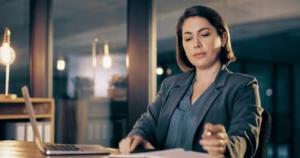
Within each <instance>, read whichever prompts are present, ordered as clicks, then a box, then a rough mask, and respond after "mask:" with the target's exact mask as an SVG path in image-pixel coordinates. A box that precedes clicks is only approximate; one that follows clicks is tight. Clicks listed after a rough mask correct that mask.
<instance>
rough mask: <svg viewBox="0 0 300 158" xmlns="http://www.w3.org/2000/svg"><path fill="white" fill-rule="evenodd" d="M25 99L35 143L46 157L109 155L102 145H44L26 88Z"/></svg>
mask: <svg viewBox="0 0 300 158" xmlns="http://www.w3.org/2000/svg"><path fill="white" fill-rule="evenodd" d="M22 94H23V98H24V99H25V103H26V108H27V111H28V114H29V118H30V122H31V126H32V130H33V134H34V142H35V144H36V145H37V147H38V149H39V150H40V151H41V152H42V153H44V154H45V155H80V154H82V155H83V154H99V155H109V154H110V150H108V149H106V148H105V147H103V146H101V145H86V144H81V145H78V144H50V143H43V142H42V140H41V137H40V134H39V132H38V128H37V123H36V117H35V114H34V110H33V106H32V102H31V99H30V95H29V92H28V88H27V87H26V86H24V87H22Z"/></svg>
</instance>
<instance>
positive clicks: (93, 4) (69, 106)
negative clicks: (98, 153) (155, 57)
mask: <svg viewBox="0 0 300 158" xmlns="http://www.w3.org/2000/svg"><path fill="white" fill-rule="evenodd" d="M53 14H54V15H53V17H54V61H53V66H54V67H53V81H54V82H53V96H54V97H55V99H56V105H57V106H56V107H57V123H56V124H57V131H56V134H57V141H58V142H64V143H74V142H76V143H96V144H101V145H106V146H117V143H118V142H119V140H120V139H121V138H122V137H124V136H125V134H126V128H127V126H126V124H127V120H126V117H127V98H126V97H127V67H126V58H127V55H126V48H127V46H126V44H127V41H126V40H127V32H126V31H127V28H126V20H127V19H126V18H127V16H126V14H127V4H126V1H123V0H101V1H99V0H89V1H81V0H75V1H74V0H54V4H53ZM62 127H64V128H62Z"/></svg>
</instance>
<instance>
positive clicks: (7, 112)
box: [0, 98, 55, 142]
mask: <svg viewBox="0 0 300 158" xmlns="http://www.w3.org/2000/svg"><path fill="white" fill-rule="evenodd" d="M31 102H32V106H33V109H34V112H35V115H36V118H37V120H38V122H39V121H44V120H45V121H47V122H49V123H50V141H51V142H54V127H55V125H54V116H55V115H54V112H55V105H54V99H52V98H31ZM0 120H1V122H6V121H7V122H9V121H17V122H18V121H19V120H20V121H21V120H22V122H23V121H24V120H25V121H27V122H29V116H28V114H27V109H26V106H25V100H24V98H0Z"/></svg>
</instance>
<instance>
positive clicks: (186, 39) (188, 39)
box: [184, 38, 192, 41]
mask: <svg viewBox="0 0 300 158" xmlns="http://www.w3.org/2000/svg"><path fill="white" fill-rule="evenodd" d="M191 39H192V38H185V39H184V40H185V41H190V40H191Z"/></svg>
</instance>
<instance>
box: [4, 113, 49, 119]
mask: <svg viewBox="0 0 300 158" xmlns="http://www.w3.org/2000/svg"><path fill="white" fill-rule="evenodd" d="M36 118H37V119H51V118H52V115H49V114H41V115H36ZM10 119H29V116H28V115H15V114H14V115H11V114H0V120H10Z"/></svg>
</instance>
